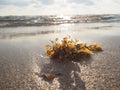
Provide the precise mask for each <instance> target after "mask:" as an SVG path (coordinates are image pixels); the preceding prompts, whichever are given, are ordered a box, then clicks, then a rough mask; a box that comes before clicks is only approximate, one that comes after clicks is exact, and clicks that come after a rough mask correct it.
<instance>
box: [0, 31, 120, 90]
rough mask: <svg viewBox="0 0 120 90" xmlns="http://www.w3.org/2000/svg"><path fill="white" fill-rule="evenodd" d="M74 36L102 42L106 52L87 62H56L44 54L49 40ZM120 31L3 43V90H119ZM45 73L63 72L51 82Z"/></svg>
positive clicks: (0, 56) (52, 35) (44, 36)
mask: <svg viewBox="0 0 120 90" xmlns="http://www.w3.org/2000/svg"><path fill="white" fill-rule="evenodd" d="M66 35H71V36H72V38H76V39H79V40H81V42H86V43H99V44H100V45H101V46H102V47H103V50H104V51H103V52H99V53H95V54H93V55H92V57H91V58H88V59H87V61H86V62H64V63H61V62H55V61H53V60H50V59H49V58H48V57H47V56H46V55H45V50H44V45H46V44H49V39H50V38H55V37H59V38H62V37H63V36H66ZM119 39H120V31H119V30H108V31H107V30H98V31H96V30H92V31H87V30H86V31H81V32H80V31H75V32H63V33H50V34H40V35H36V36H27V37H25V36H22V37H14V38H12V39H11V38H10V39H1V40H0V90H119V88H120V56H119V55H120V42H119ZM44 73H61V75H58V76H57V77H56V78H54V80H52V81H46V80H44V79H43V78H42V77H41V75H42V74H44Z"/></svg>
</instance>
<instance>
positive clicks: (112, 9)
mask: <svg viewBox="0 0 120 90" xmlns="http://www.w3.org/2000/svg"><path fill="white" fill-rule="evenodd" d="M73 14H75V15H76V14H120V0H0V16H7V15H73Z"/></svg>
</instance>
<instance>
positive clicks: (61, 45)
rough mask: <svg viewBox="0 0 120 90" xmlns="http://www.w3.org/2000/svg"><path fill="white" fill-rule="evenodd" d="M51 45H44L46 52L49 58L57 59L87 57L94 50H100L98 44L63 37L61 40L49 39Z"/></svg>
mask: <svg viewBox="0 0 120 90" xmlns="http://www.w3.org/2000/svg"><path fill="white" fill-rule="evenodd" d="M50 42H51V43H52V45H46V46H45V48H46V54H47V55H48V56H49V57H50V58H56V59H58V60H62V61H66V60H73V59H75V60H79V59H80V58H82V57H89V56H91V55H92V54H93V52H94V51H102V48H101V46H100V45H99V44H90V45H87V44H86V43H80V42H79V40H76V39H71V38H70V36H67V37H64V38H63V39H62V40H61V41H60V40H59V39H58V38H55V40H50Z"/></svg>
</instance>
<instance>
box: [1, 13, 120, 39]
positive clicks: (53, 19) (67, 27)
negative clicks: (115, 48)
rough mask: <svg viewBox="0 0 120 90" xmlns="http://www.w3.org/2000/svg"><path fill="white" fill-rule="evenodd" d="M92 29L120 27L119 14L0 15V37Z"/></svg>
mask: <svg viewBox="0 0 120 90" xmlns="http://www.w3.org/2000/svg"><path fill="white" fill-rule="evenodd" d="M93 29H94V30H101V29H102V30H104V29H105V30H111V29H115V30H116V29H120V14H104V15H66V16H64V15H59V16H57V15H46V16H0V39H6V38H7V39H8V38H14V37H21V36H35V35H39V34H49V33H62V32H65V31H66V32H68V31H72V32H74V31H81V30H93Z"/></svg>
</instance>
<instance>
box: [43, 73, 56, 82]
mask: <svg viewBox="0 0 120 90" xmlns="http://www.w3.org/2000/svg"><path fill="white" fill-rule="evenodd" d="M42 76H43V77H44V78H46V79H48V80H52V79H54V78H55V74H52V73H46V74H43V75H42Z"/></svg>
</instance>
